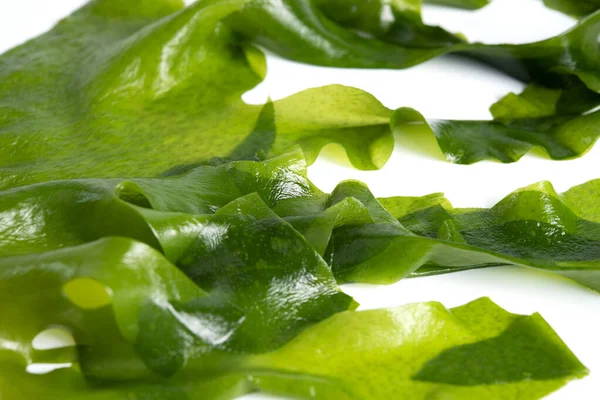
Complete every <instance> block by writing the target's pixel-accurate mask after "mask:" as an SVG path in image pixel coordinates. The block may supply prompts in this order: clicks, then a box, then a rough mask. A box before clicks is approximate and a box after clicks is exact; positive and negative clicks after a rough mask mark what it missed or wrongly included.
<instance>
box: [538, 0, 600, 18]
mask: <svg viewBox="0 0 600 400" xmlns="http://www.w3.org/2000/svg"><path fill="white" fill-rule="evenodd" d="M544 4H545V5H546V7H550V8H553V9H555V10H558V11H561V12H564V13H566V14H570V15H572V16H574V17H583V16H585V15H587V14H591V13H593V12H595V11H597V10H598V9H600V1H598V0H544Z"/></svg>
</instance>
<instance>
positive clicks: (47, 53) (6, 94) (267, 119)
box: [0, 0, 600, 189]
mask: <svg viewBox="0 0 600 400" xmlns="http://www.w3.org/2000/svg"><path fill="white" fill-rule="evenodd" d="M155 3H156V4H154V3H152V2H147V1H145V2H144V3H143V4H142V5H141V6H138V5H137V3H136V4H133V2H129V1H126V2H120V3H119V4H118V5H117V4H116V3H115V2H114V1H109V0H94V1H93V2H91V3H90V4H88V5H87V6H85V7H83V8H82V9H80V10H79V11H76V12H75V13H74V14H73V15H71V16H70V17H68V18H65V19H64V20H62V21H61V22H60V23H59V24H58V25H57V26H56V27H55V28H54V29H53V30H51V31H50V32H48V33H46V34H44V35H42V36H40V37H38V38H36V39H33V40H31V41H29V42H27V43H25V44H24V45H21V46H19V47H17V48H15V49H13V50H10V51H9V52H7V53H5V54H4V55H2V56H1V57H0V115H1V119H0V133H1V135H0V188H2V189H6V188H12V187H17V186H23V185H27V184H31V183H36V182H45V181H51V180H56V179H73V178H109V177H139V176H156V175H159V174H161V173H165V172H166V171H169V173H174V172H173V171H175V172H176V171H181V170H182V169H183V170H185V168H189V167H190V166H195V165H199V164H206V163H210V162H217V161H215V160H222V161H227V160H232V159H257V157H258V159H260V158H261V157H262V158H264V157H265V155H267V154H271V155H272V154H280V153H282V152H284V151H287V150H288V149H289V148H290V147H291V146H294V145H300V146H301V147H302V148H303V150H304V152H305V154H306V157H307V160H308V162H309V163H311V162H313V161H314V159H315V158H316V157H317V155H318V153H319V151H320V149H321V148H322V147H323V146H324V145H326V144H328V143H331V142H336V143H340V144H342V145H343V146H344V147H345V148H346V151H347V153H348V156H349V158H350V160H351V162H352V163H353V165H354V166H355V167H357V168H360V169H376V168H380V167H381V166H382V165H383V164H384V163H385V162H386V161H387V159H388V158H389V156H390V154H391V151H392V149H393V136H392V129H393V128H394V123H393V120H394V116H395V115H397V114H398V113H399V114H405V112H396V113H393V112H391V111H390V110H388V109H386V108H385V107H383V106H382V105H381V104H380V103H379V102H378V101H377V100H376V99H374V98H373V97H372V96H370V95H369V94H367V93H365V92H362V91H360V90H358V89H353V88H347V87H342V86H330V87H325V88H318V89H311V90H308V91H305V92H302V93H299V94H297V95H294V96H291V97H289V98H287V99H283V100H280V101H277V102H274V103H273V104H268V105H266V106H264V107H262V106H251V105H247V104H245V103H244V102H243V101H242V100H241V98H240V96H241V94H242V93H244V92H245V91H247V90H249V89H251V88H252V87H253V86H255V85H256V84H258V83H259V82H260V81H261V80H262V79H263V78H264V74H265V64H264V57H263V55H262V53H261V52H260V51H259V50H258V49H257V48H256V47H254V46H253V44H252V43H250V41H254V42H255V43H257V44H260V45H263V46H265V47H267V48H269V49H272V50H275V51H276V52H278V53H279V54H281V55H283V56H286V57H289V58H293V59H295V60H299V61H305V62H311V63H316V64H323V65H332V66H342V67H393V68H406V67H409V66H411V65H415V64H418V63H420V62H423V61H425V60H427V59H430V58H432V57H435V56H437V55H440V54H442V53H447V52H457V51H458V52H463V53H466V54H468V55H470V56H474V57H478V58H480V59H483V60H484V61H486V62H489V63H491V64H493V65H495V66H497V67H498V68H500V69H502V70H503V71H505V72H507V73H509V74H511V75H514V76H516V77H518V78H519V79H522V80H525V81H531V80H533V81H535V82H536V83H537V84H539V85H544V86H547V87H549V88H550V89H551V90H560V91H561V97H560V99H559V100H558V103H557V108H556V110H557V114H558V115H563V114H565V115H566V114H569V115H570V116H572V117H573V118H577V117H581V113H582V112H583V111H587V110H589V109H591V108H593V107H594V106H596V105H597V104H598V103H599V101H598V93H597V92H598V91H599V90H600V84H598V82H599V78H598V70H600V68H599V66H600V61H599V60H600V54H599V51H598V46H597V42H596V38H597V35H598V32H599V30H600V14H598V13H596V14H592V15H590V16H588V17H586V18H585V19H583V20H581V21H580V23H579V24H578V25H577V26H576V27H575V28H573V29H572V30H570V31H568V32H566V33H565V34H563V35H560V36H557V37H555V38H551V39H548V40H545V41H542V42H537V43H532V44H527V45H518V46H517V45H496V46H487V45H482V44H469V43H466V42H464V41H463V40H462V39H460V38H459V37H457V36H455V35H453V34H450V33H448V32H446V31H444V30H442V29H440V28H437V27H430V26H426V25H424V24H423V23H422V21H421V19H420V14H419V10H420V3H419V2H411V1H409V2H404V1H403V2H392V3H391V4H390V5H386V4H387V3H385V4H384V3H383V2H378V1H374V2H368V4H367V3H361V4H360V5H359V6H357V7H358V8H354V6H355V5H356V4H355V3H356V2H353V1H337V2H308V1H307V0H286V1H284V2H281V3H278V2H268V1H263V2H254V1H251V0H228V1H224V0H203V1H200V2H197V3H196V4H194V5H192V6H190V7H188V8H186V9H182V8H181V7H182V6H181V4H179V3H178V2H175V1H166V0H162V1H157V2H155ZM387 6H391V7H392V14H393V15H394V19H393V21H392V23H391V25H390V23H388V22H385V21H384V20H382V19H381V14H382V13H381V10H382V7H387ZM359 11H360V12H359ZM259 21H260V23H259ZM290 21H295V23H293V24H292V23H290ZM361 32H362V33H361ZM564 54H569V57H567V58H565V57H564ZM42 77H43V78H42ZM505 103H506V102H505ZM505 106H506V104H505ZM549 113H550V111H549V108H548V109H546V110H544V112H541V113H540V112H539V111H531V112H525V113H524V114H525V115H526V116H527V117H528V118H530V117H539V116H540V114H542V115H548V114H549ZM505 114H506V112H505ZM509 116H510V117H512V118H511V119H515V117H522V116H523V115H522V114H517V115H514V114H513V115H509ZM396 119H397V120H402V117H400V118H396ZM588 119H589V118H586V117H583V120H584V121H588ZM390 121H392V123H390ZM561 122H564V121H562V120H560V121H558V122H552V124H550V125H552V126H554V125H556V124H560V123H561ZM588 123H589V124H593V121H588ZM453 124H458V125H457V127H456V128H453V129H450V128H448V126H452V125H453ZM578 124H579V123H575V125H576V126H577V127H579V125H578ZM521 125H523V124H521ZM521 125H519V126H518V127H512V128H511V129H506V128H502V127H500V126H497V125H495V124H493V123H489V122H487V121H484V122H482V123H477V124H473V125H472V126H469V127H468V129H465V133H464V134H462V135H461V134H459V132H462V128H463V127H462V126H461V125H460V124H459V123H458V122H456V123H450V122H448V123H445V124H443V126H444V133H443V134H442V136H447V135H450V136H448V137H447V140H446V138H443V139H440V137H439V136H438V140H439V141H440V146H441V147H442V148H443V149H444V151H445V152H446V153H447V154H449V157H450V160H452V161H455V162H467V163H468V162H474V161H477V160H479V159H482V158H488V157H491V158H497V159H500V160H502V161H505V162H508V161H513V160H515V159H516V158H518V157H519V156H520V155H521V154H523V153H524V152H526V151H527V149H528V148H529V147H531V146H532V145H541V146H544V147H546V148H548V149H550V150H549V153H550V156H551V157H553V158H567V157H575V156H578V155H580V154H581V153H582V152H583V151H585V149H587V148H588V147H589V146H590V145H591V144H590V143H588V142H587V141H585V140H586V138H589V136H590V135H584V136H585V137H584V138H582V137H581V135H575V137H574V138H573V139H568V140H567V142H569V143H565V141H563V140H562V139H559V140H556V142H557V143H549V141H550V142H552V140H550V139H548V138H547V136H548V132H547V131H546V128H545V127H546V126H548V125H549V124H548V123H547V121H541V122H540V123H537V122H536V123H531V122H527V123H525V124H524V125H527V126H521ZM533 125H535V126H533ZM582 129H584V130H587V131H593V125H592V126H591V127H590V126H589V125H585V126H584V127H583V128H582ZM515 130H517V131H519V132H521V131H522V132H521V133H518V134H516V133H515ZM515 135H516V136H518V138H517V139H515V138H514V136H515ZM552 135H553V134H550V136H552ZM482 136H490V137H491V139H490V140H488V141H487V142H486V143H485V145H486V146H485V147H484V146H480V145H478V141H479V140H480V139H481V137H482ZM565 136H568V137H569V138H571V137H573V136H574V135H571V134H570V130H568V132H566V133H565ZM445 142H449V143H445ZM571 142H572V143H571ZM451 147H455V148H456V149H451ZM461 153H462V154H466V155H467V156H465V157H461V156H460V154H461Z"/></svg>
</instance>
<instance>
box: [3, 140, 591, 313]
mask: <svg viewBox="0 0 600 400" xmlns="http://www.w3.org/2000/svg"><path fill="white" fill-rule="evenodd" d="M305 168H306V164H305V162H304V160H303V159H302V153H301V152H299V151H296V152H293V153H289V154H286V155H282V156H279V157H276V158H273V159H270V160H267V161H262V162H261V161H236V162H230V163H225V164H221V165H219V166H200V167H196V168H193V169H191V170H190V171H188V172H186V173H185V174H182V175H176V176H172V177H164V178H135V179H130V180H118V179H107V180H100V179H90V180H66V181H56V182H50V183H43V184H36V185H30V186H25V187H22V188H15V189H12V190H7V191H4V192H0V199H1V201H0V252H1V254H3V255H4V256H18V255H23V254H31V253H40V252H44V251H48V250H54V249H60V248H64V247H68V246H76V245H80V244H83V243H88V242H90V241H93V240H98V239H101V238H104V237H109V236H125V237H130V238H132V239H135V240H138V241H142V242H144V243H146V244H148V245H150V246H152V247H154V248H156V249H158V250H160V251H161V252H163V253H164V254H165V255H166V257H167V259H169V260H170V261H171V262H173V263H174V264H176V265H177V266H179V267H180V268H182V270H183V271H185V272H186V274H188V275H189V276H191V277H192V278H193V279H194V280H195V281H196V282H197V283H198V284H199V285H200V286H201V287H202V288H204V289H207V290H213V289H217V288H219V287H221V286H222V284H221V283H219V282H220V278H219V273H217V272H216V271H221V273H222V274H224V276H226V275H228V274H230V272H227V271H229V270H228V267H227V265H231V266H232V268H233V266H243V265H247V266H251V265H256V266H259V265H261V266H262V267H264V268H271V267H269V265H271V264H272V265H273V266H276V265H278V264H281V265H280V266H282V267H283V266H284V265H285V264H283V260H284V259H289V260H290V262H291V263H292V264H294V262H296V261H298V260H300V259H302V257H301V256H299V255H297V256H292V255H291V254H292V253H293V251H292V250H296V249H305V250H306V252H304V253H303V254H305V256H306V257H308V258H306V260H309V259H311V260H312V261H310V263H309V264H310V265H312V267H313V268H316V270H313V271H312V272H310V273H311V274H314V273H316V272H315V271H320V272H319V273H318V274H317V275H319V276H324V277H326V276H327V275H328V272H327V271H326V269H327V267H326V266H325V265H324V264H322V263H321V261H320V257H319V255H322V256H323V258H324V260H325V261H326V262H327V263H328V264H329V265H330V267H331V269H332V271H333V273H334V275H335V278H336V279H337V281H338V282H369V283H391V282H395V281H397V280H399V279H402V278H404V277H406V276H414V275H419V274H432V273H435V272H450V271H454V270H463V269H468V268H481V267H485V266H495V265H507V264H509V265H518V266H525V267H531V268H536V269H541V270H544V271H549V272H554V273H557V274H559V275H563V276H566V277H569V278H571V279H574V280H575V281H577V282H579V283H582V284H583V285H586V286H588V287H590V288H592V289H595V290H600V274H599V270H600V264H599V262H600V225H599V223H598V215H597V214H598V213H597V210H596V206H595V204H594V201H593V200H590V199H594V198H595V194H596V193H597V191H598V188H597V186H598V183H597V182H596V181H590V182H588V183H586V184H584V185H582V186H581V187H576V188H573V189H572V190H571V191H569V192H567V193H566V194H564V195H558V194H557V193H556V192H554V189H553V188H552V186H551V185H550V184H549V183H547V182H542V183H539V184H535V185H532V186H530V187H526V188H523V189H519V190H517V191H515V192H514V193H512V194H510V195H508V196H507V197H506V198H505V199H503V200H502V201H501V202H499V203H498V204H497V205H496V206H494V207H493V208H491V209H489V210H479V209H476V210H471V209H465V210H460V209H458V210H456V209H453V208H452V206H451V205H450V203H449V202H448V201H447V200H445V199H444V198H443V197H442V196H441V195H439V194H434V195H430V196H425V197H423V198H402V197H400V198H390V199H379V200H377V199H375V197H373V195H372V194H371V193H370V191H369V190H368V188H367V187H366V186H365V185H364V184H362V183H360V182H356V181H347V182H342V183H341V184H340V185H338V187H337V188H336V189H335V190H334V191H333V193H332V194H331V195H327V194H324V193H322V192H321V191H319V190H318V189H317V188H315V187H314V185H312V183H311V182H310V181H309V180H308V179H307V178H306V170H305ZM65 210H69V211H68V212H66V211H65ZM232 218H233V220H230V219H232ZM282 219H283V220H282ZM244 227H245V228H244ZM230 228H231V229H234V230H233V231H231V232H230V231H229V229H230ZM246 230H249V231H251V232H253V233H252V234H251V235H247V234H245V233H244V232H245V231H246ZM269 232H271V233H269ZM273 235H275V236H277V235H280V239H276V238H275V236H273ZM236 238H237V239H236ZM232 240H233V241H232ZM295 241H298V244H296V245H293V244H292V243H295ZM253 242H256V243H255V244H252V245H250V243H253ZM269 243H270V245H269ZM246 246H251V248H252V249H253V251H250V252H249V253H246V252H245V251H243V249H245V248H246ZM305 250H302V251H305ZM294 260H296V261H294ZM215 262H216V264H215ZM307 263H308V261H307ZM292 264H290V265H292ZM318 265H321V266H318ZM262 267H261V268H262ZM290 268H292V267H290ZM284 269H285V268H284ZM252 271H254V267H252ZM271 272H272V273H275V269H273V271H271ZM252 273H255V272H252ZM215 274H216V275H215ZM242 276H243V274H241V275H239V277H240V279H242V278H241V277H242ZM268 276H270V275H268ZM247 279H249V280H251V281H256V282H260V281H261V279H262V278H261V277H260V276H255V277H252V278H247ZM327 279H330V278H327ZM227 285H228V286H231V285H233V283H232V282H228V283H227ZM265 285H266V283H265ZM259 286H261V285H257V287H259ZM232 287H235V285H233V286H232ZM227 296H229V295H227ZM254 301H256V302H258V300H256V299H255V300H254ZM232 302H234V303H235V301H233V300H232ZM346 305H348V304H346Z"/></svg>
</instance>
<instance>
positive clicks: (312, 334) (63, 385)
mask: <svg viewBox="0 0 600 400" xmlns="http://www.w3.org/2000/svg"><path fill="white" fill-rule="evenodd" d="M155 333H157V332H155ZM147 334H148V335H151V334H152V332H147ZM7 350H8V349H6V348H4V349H3V350H0V370H2V372H3V373H2V375H0V376H1V378H0V394H2V395H3V396H9V395H10V398H11V399H14V400H21V399H26V398H31V396H33V397H37V396H39V395H41V393H44V394H45V395H46V396H50V397H57V398H58V397H60V398H65V399H71V398H84V397H85V398H92V399H101V400H105V399H106V400H109V399H130V398H135V399H146V400H150V399H171V398H173V399H200V398H202V399H210V400H212V399H232V398H234V397H236V396H239V395H241V394H244V393H248V392H251V391H256V390H260V391H264V392H268V393H273V394H278V395H286V396H292V397H294V398H302V399H304V398H305V399H310V398H316V399H327V400H328V399H367V398H368V399H387V398H390V396H394V395H395V394H397V393H404V394H405V395H406V396H407V398H410V399H427V398H432V396H435V397H436V398H437V397H441V398H443V397H448V396H451V397H452V398H456V399H470V398H479V397H481V396H486V397H488V398H491V399H505V398H514V399H518V400H525V399H539V398H541V397H542V396H544V395H546V394H548V393H550V392H552V391H554V390H556V389H558V388H559V387H561V386H563V385H564V384H566V383H567V382H568V381H570V380H572V379H574V378H578V377H582V376H585V375H586V374H587V370H586V369H585V367H584V366H583V365H581V363H579V361H578V360H577V359H576V358H575V356H574V355H573V354H572V353H571V352H570V351H569V350H568V349H567V348H566V347H565V345H564V344H563V343H562V342H561V340H560V339H559V338H558V337H557V336H556V333H554V332H553V331H552V329H551V328H550V327H549V326H548V325H547V323H546V322H545V321H544V320H543V319H542V318H541V317H540V316H539V315H537V314H534V315H532V316H520V315H515V314H510V313H508V312H506V311H504V310H503V309H502V308H500V307H498V306H497V305H495V304H494V303H492V302H491V301H490V300H489V299H485V298H484V299H479V300H476V301H474V302H471V303H469V304H466V305H464V306H461V307H457V308H454V309H451V310H447V309H446V308H444V307H443V306H442V305H441V304H439V303H420V304H419V303H417V304H409V305H405V306H401V307H397V308H392V309H384V310H373V311H362V312H344V313H339V314H337V315H335V316H334V317H332V318H329V319H327V320H325V321H323V322H321V323H318V324H316V325H314V326H313V327H311V328H309V329H307V330H305V331H304V332H303V333H301V334H300V335H299V336H298V337H296V338H295V339H293V340H292V341H291V342H289V343H288V344H286V345H285V346H283V347H281V348H280V349H278V350H276V351H274V352H270V353H265V354H261V355H254V356H243V357H239V358H237V359H234V360H230V361H232V362H230V364H229V366H228V368H227V369H221V366H220V365H219V363H218V362H214V361H213V363H210V364H208V363H206V361H207V354H196V355H195V356H194V357H195V358H194V357H192V358H191V359H190V360H189V362H188V364H187V365H186V367H185V368H184V369H183V370H181V371H179V373H177V374H176V375H174V376H173V377H171V378H170V379H168V380H165V379H162V378H153V379H152V380H149V379H139V378H138V379H137V380H132V381H130V382H127V381H124V382H120V383H119V382H113V383H109V382H106V381H105V382H103V384H99V383H100V382H96V384H94V385H90V384H89V383H86V382H85V381H84V380H83V379H82V377H81V375H80V374H79V373H78V372H77V370H76V369H75V368H67V369H61V370H58V371H54V372H51V373H49V374H47V375H42V376H28V375H27V373H25V371H24V364H23V362H22V361H19V360H18V358H16V357H13V354H14V353H12V352H11V351H10V350H8V351H7ZM515 355H516V356H515ZM481 357H483V358H484V359H485V360H486V364H485V368H484V369H477V370H476V371H475V370H473V373H472V374H467V373H468V372H469V371H471V370H472V368H473V366H474V365H481V364H480V361H481ZM541 359H543V360H544V361H546V362H544V363H540V362H538V361H539V360H541ZM441 363H443V364H441ZM466 374H467V375H466ZM192 377H193V378H194V379H193V380H190V378H192ZM6 382H10V384H8V385H7V384H5V383H6ZM27 396H29V397H27Z"/></svg>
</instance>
